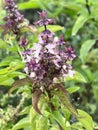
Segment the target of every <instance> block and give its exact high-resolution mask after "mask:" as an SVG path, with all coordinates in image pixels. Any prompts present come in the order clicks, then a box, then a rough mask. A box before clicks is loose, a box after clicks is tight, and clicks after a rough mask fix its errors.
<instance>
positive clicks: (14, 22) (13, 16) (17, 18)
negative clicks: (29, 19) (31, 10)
mask: <svg viewBox="0 0 98 130" xmlns="http://www.w3.org/2000/svg"><path fill="white" fill-rule="evenodd" d="M5 9H6V11H7V16H6V17H5V18H4V21H6V23H5V25H4V26H3V28H4V33H7V32H9V31H12V32H13V33H14V34H16V35H17V34H19V31H20V30H19V24H20V23H22V22H23V21H24V17H23V15H22V14H20V13H19V11H18V9H17V6H16V4H15V2H14V0H5Z"/></svg>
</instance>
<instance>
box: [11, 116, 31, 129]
mask: <svg viewBox="0 0 98 130" xmlns="http://www.w3.org/2000/svg"><path fill="white" fill-rule="evenodd" d="M27 126H30V121H29V117H26V118H23V119H22V120H20V121H19V122H18V123H17V124H15V125H14V127H13V128H12V130H19V129H21V128H25V127H27Z"/></svg>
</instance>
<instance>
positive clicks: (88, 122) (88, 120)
mask: <svg viewBox="0 0 98 130" xmlns="http://www.w3.org/2000/svg"><path fill="white" fill-rule="evenodd" d="M78 113H79V115H80V116H81V117H80V118H78V120H79V121H80V122H81V123H82V124H83V126H84V127H85V128H86V130H93V120H92V117H91V116H90V115H89V114H88V113H86V112H85V111H82V110H79V109H78Z"/></svg>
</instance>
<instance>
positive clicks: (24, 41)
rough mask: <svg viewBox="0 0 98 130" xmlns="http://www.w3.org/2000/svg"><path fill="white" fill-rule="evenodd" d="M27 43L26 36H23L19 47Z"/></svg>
mask: <svg viewBox="0 0 98 130" xmlns="http://www.w3.org/2000/svg"><path fill="white" fill-rule="evenodd" d="M27 44H28V42H27V40H26V37H23V38H22V42H21V43H20V46H21V47H25V46H27Z"/></svg>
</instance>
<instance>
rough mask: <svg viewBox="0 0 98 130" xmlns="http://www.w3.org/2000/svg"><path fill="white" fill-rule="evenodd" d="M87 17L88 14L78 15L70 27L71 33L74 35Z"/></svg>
mask: <svg viewBox="0 0 98 130" xmlns="http://www.w3.org/2000/svg"><path fill="white" fill-rule="evenodd" d="M88 19H89V17H88V15H80V16H79V17H78V18H77V20H76V22H75V24H74V26H73V28H72V35H76V33H77V32H78V31H79V29H80V28H81V27H82V26H83V25H84V23H85V22H86V21H87V20H88Z"/></svg>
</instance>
